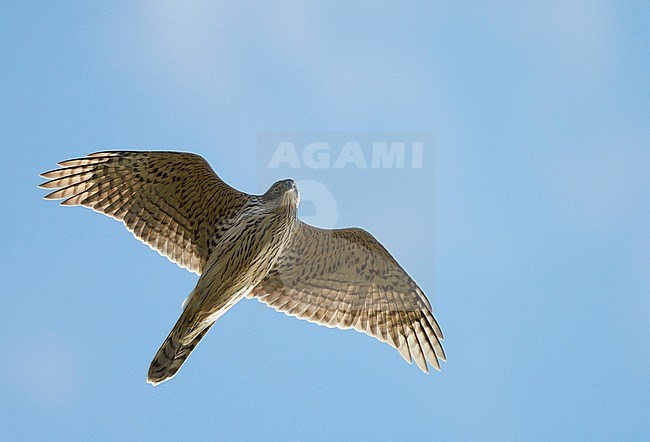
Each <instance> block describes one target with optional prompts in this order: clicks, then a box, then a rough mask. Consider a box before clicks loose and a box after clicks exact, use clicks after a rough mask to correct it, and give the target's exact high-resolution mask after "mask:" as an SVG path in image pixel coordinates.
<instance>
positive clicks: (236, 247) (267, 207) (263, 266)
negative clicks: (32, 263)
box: [41, 151, 445, 385]
mask: <svg viewBox="0 0 650 442" xmlns="http://www.w3.org/2000/svg"><path fill="white" fill-rule="evenodd" d="M59 165H60V166H61V168H59V169H56V170H52V171H50V172H45V173H43V174H42V175H41V176H42V177H43V178H46V179H48V180H49V181H47V182H45V183H43V184H42V185H41V187H43V188H46V189H57V190H54V191H53V192H52V193H50V194H49V195H47V196H46V197H45V198H46V199H64V201H63V202H62V203H61V204H63V205H82V206H86V207H89V208H92V209H93V210H95V211H98V212H101V213H104V214H106V215H108V216H111V217H113V218H115V219H117V220H119V221H122V222H123V223H124V225H125V226H126V227H127V229H129V230H130V231H131V232H132V233H133V234H134V235H135V237H136V238H138V239H140V240H141V241H142V242H144V243H145V244H148V245H149V246H150V247H151V248H153V249H154V250H157V251H158V252H159V253H160V254H161V255H163V256H166V257H167V258H169V259H170V260H171V261H173V262H175V263H177V264H178V265H179V266H181V267H183V268H186V269H188V270H190V271H192V272H194V273H196V274H198V275H200V277H199V280H198V282H197V285H196V287H195V288H194V290H193V291H192V292H191V293H190V296H189V297H188V299H187V300H186V303H185V304H184V310H183V313H182V314H181V316H180V318H179V319H178V321H177V323H176V325H175V326H174V328H173V329H172V331H171V332H170V334H169V336H168V337H167V339H166V340H165V342H163V344H162V346H161V347H160V349H159V350H158V352H157V353H156V356H155V357H154V359H153V361H152V363H151V367H150V368H149V374H148V377H147V380H148V382H150V383H152V384H154V385H157V384H159V383H161V382H163V381H165V380H167V379H170V378H171V377H173V376H174V375H175V374H176V373H177V371H178V370H179V369H180V367H181V366H182V364H183V363H184V362H185V360H186V359H187V357H188V356H189V355H190V353H191V352H192V351H193V350H194V348H195V347H196V345H197V344H198V343H199V341H200V340H201V339H202V338H203V336H205V334H206V333H207V332H208V330H209V329H210V327H211V326H212V325H213V324H214V322H215V321H216V320H217V319H218V318H219V317H220V316H221V315H222V314H224V313H225V312H226V311H227V310H228V309H229V308H230V307H232V306H233V305H234V304H236V303H237V302H238V301H239V300H241V299H242V298H243V297H256V298H258V299H259V300H260V301H262V302H264V303H266V304H268V305H269V306H271V307H273V308H275V309H276V310H278V311H282V312H284V313H286V314H288V315H291V316H296V317H298V318H301V319H306V320H308V321H311V322H315V323H318V324H321V325H325V326H328V327H338V328H342V329H347V328H354V329H356V330H358V331H361V332H363V333H366V334H368V335H370V336H373V337H375V338H377V339H379V340H381V341H383V342H387V343H388V344H390V345H391V346H393V347H394V348H396V349H397V350H398V351H399V352H400V354H401V355H402V357H404V359H406V360H407V361H408V362H409V363H410V362H411V359H414V360H415V362H416V364H417V365H418V366H419V367H420V368H421V369H422V370H423V371H425V372H428V366H427V362H428V363H429V364H431V365H432V366H433V367H434V368H436V369H437V370H439V369H440V363H439V360H443V361H444V360H445V355H444V351H443V349H442V346H441V343H440V341H442V339H443V336H442V332H441V330H440V327H439V326H438V324H437V322H436V320H435V318H434V317H433V312H432V309H431V305H430V303H429V301H428V300H427V298H426V296H425V295H424V293H423V292H422V290H421V289H420V288H419V287H418V285H417V284H416V283H415V282H414V281H413V279H411V278H410V276H409V275H408V274H407V273H406V272H405V271H404V269H402V267H400V265H399V264H398V263H397V261H395V259H394V258H393V257H392V256H391V255H390V253H388V251H387V250H386V249H385V248H384V247H383V246H382V245H381V244H380V243H379V242H378V241H377V240H376V239H375V238H374V237H373V236H372V235H370V234H369V233H368V232H366V231H364V230H362V229H358V228H349V229H334V230H327V229H319V228H317V227H313V226H310V225H307V224H305V223H303V222H302V221H300V220H299V219H298V218H297V217H296V212H297V207H298V204H299V201H300V197H299V194H298V190H297V188H296V186H295V183H294V182H293V181H292V180H283V181H278V182H277V183H275V184H274V185H273V186H271V188H269V190H268V191H267V192H266V193H265V194H264V195H249V194H246V193H243V192H240V191H238V190H236V189H233V188H232V187H230V186H229V185H227V184H226V183H224V182H223V181H222V180H221V179H220V178H219V177H218V176H217V175H216V174H215V173H214V171H212V169H211V168H210V166H209V165H208V163H207V162H206V161H205V160H204V159H203V158H201V157H200V156H198V155H195V154H190V153H179V152H132V151H131V152H127V151H116V152H99V153H94V154H90V155H88V156H87V157H86V158H80V159H75V160H68V161H63V162H61V163H59Z"/></svg>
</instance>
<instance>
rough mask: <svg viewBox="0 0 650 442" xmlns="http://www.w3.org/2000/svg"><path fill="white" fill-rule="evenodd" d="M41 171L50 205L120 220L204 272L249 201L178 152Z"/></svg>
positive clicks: (107, 155)
mask: <svg viewBox="0 0 650 442" xmlns="http://www.w3.org/2000/svg"><path fill="white" fill-rule="evenodd" d="M59 165H60V166H61V168H60V169H55V170H52V171H49V172H45V173H43V174H42V175H41V176H42V177H43V178H46V179H49V180H50V181H47V182H45V183H43V184H42V185H41V187H42V188H45V189H56V190H54V191H53V192H52V193H50V194H49V195H47V196H46V197H45V198H46V199H64V201H63V203H62V204H63V205H69V206H74V205H82V206H85V207H89V208H91V209H93V210H95V211H98V212H100V213H103V214H105V215H108V216H111V217H113V218H115V219H117V220H118V221H122V222H123V223H124V225H125V226H126V227H127V229H129V230H130V231H131V232H132V233H133V234H134V236H135V237H136V238H138V239H140V240H141V241H142V242H144V243H145V244H147V245H149V246H150V247H151V248H152V249H154V250H157V251H158V252H159V253H160V254H161V255H163V256H166V257H167V258H169V259H170V260H171V261H173V262H175V263H176V264H178V265H179V266H181V267H183V268H186V269H188V270H190V271H192V272H194V273H196V274H199V275H200V274H201V273H202V270H203V267H204V266H205V263H206V262H207V260H208V258H209V257H210V253H211V251H212V248H213V247H214V244H215V243H216V241H218V239H219V237H220V235H221V234H222V233H223V232H224V231H225V230H226V229H227V228H228V227H229V223H230V222H231V221H232V219H233V218H234V217H235V216H236V215H237V213H238V212H239V211H240V210H241V208H242V206H243V205H244V204H245V203H246V202H247V201H248V200H249V198H250V196H249V195H247V194H246V193H243V192H240V191H238V190H236V189H233V188H232V187H230V186H229V185H227V184H226V183H224V182H223V181H222V180H221V179H220V178H219V177H218V176H217V174H215V173H214V171H213V170H212V169H211V168H210V166H209V165H208V163H207V162H206V161H205V160H204V159H203V158H202V157H200V156H198V155H196V154H191V153H181V152H134V151H119V152H118V151H116V152H97V153H94V154H90V155H88V156H87V157H86V158H78V159H73V160H67V161H62V162H60V163H59Z"/></svg>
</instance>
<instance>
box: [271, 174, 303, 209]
mask: <svg viewBox="0 0 650 442" xmlns="http://www.w3.org/2000/svg"><path fill="white" fill-rule="evenodd" d="M264 197H265V198H267V199H268V200H271V201H275V202H277V203H278V204H282V205H292V206H294V207H298V204H299V203H300V193H299V192H298V186H296V182H295V181H294V180H291V179H289V180H280V181H277V182H276V183H274V184H273V185H272V186H271V187H270V188H269V190H267V191H266V193H265V194H264Z"/></svg>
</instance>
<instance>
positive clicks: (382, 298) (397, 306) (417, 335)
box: [249, 221, 446, 373]
mask: <svg viewBox="0 0 650 442" xmlns="http://www.w3.org/2000/svg"><path fill="white" fill-rule="evenodd" d="M249 297H257V298H258V299H259V300H260V301H262V302H264V303H266V304H268V305H269V306H270V307H273V308H274V309H276V310H278V311H281V312H284V313H286V314H288V315H290V316H296V317H298V318H300V319H306V320H308V321H310V322H315V323H317V324H320V325H325V326H327V327H338V328H341V329H348V328H354V329H356V330H358V331H360V332H363V333H366V334H368V335H370V336H373V337H375V338H377V339H379V340H380V341H383V342H387V343H388V344H390V345H391V346H393V347H394V348H396V349H397V350H398V351H399V352H400V354H401V355H402V357H404V359H405V360H406V361H407V362H408V363H411V357H412V358H413V359H415V362H416V364H417V365H418V367H420V369H422V371H424V372H427V373H428V366H427V361H428V362H429V363H430V364H431V365H432V366H433V367H434V368H436V369H437V370H440V363H439V361H438V360H442V361H444V360H446V359H445V353H444V351H443V349H442V345H441V344H440V341H441V340H442V339H443V335H442V331H441V330H440V327H439V326H438V323H437V322H436V320H435V318H434V317H433V312H432V310H431V304H430V303H429V301H428V300H427V298H426V296H425V295H424V293H423V292H422V290H421V289H420V288H419V287H418V285H417V284H416V283H415V281H413V279H411V277H410V276H409V275H408V274H407V273H406V272H405V271H404V269H402V267H401V266H400V265H399V264H398V263H397V261H395V259H394V258H393V257H392V256H391V255H390V253H388V251H387V250H386V249H385V248H384V247H383V246H382V245H381V244H380V243H379V242H378V241H377V240H376V239H375V238H374V237H373V236H372V235H370V234H369V233H368V232H366V231H365V230H362V229H358V228H351V229H335V230H327V229H320V228H317V227H313V226H310V225H308V224H305V223H303V222H301V221H297V224H296V226H295V230H294V234H293V235H292V239H291V242H290V244H289V245H287V246H286V247H285V249H284V250H283V251H282V255H281V256H280V257H279V258H278V260H277V261H276V263H275V264H274V266H273V268H272V269H271V271H270V272H269V274H268V275H267V276H266V277H265V278H264V279H263V280H262V282H261V283H260V284H259V285H258V286H257V287H255V289H254V290H253V292H252V293H251V295H250V296H249Z"/></svg>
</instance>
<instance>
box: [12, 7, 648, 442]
mask: <svg viewBox="0 0 650 442" xmlns="http://www.w3.org/2000/svg"><path fill="white" fill-rule="evenodd" d="M649 9H650V8H649V6H648V4H647V2H640V1H638V2H620V1H579V0H563V1H544V2H501V3H499V4H498V5H496V4H487V3H486V2H440V3H434V2H421V3H411V2H399V3H398V2H395V3H386V2H357V3H355V4H354V5H351V4H348V3H347V2H328V3H306V2H300V3H289V2H273V3H271V2H268V3H260V4H255V5H244V4H243V2H242V3H241V4H240V3H239V2H227V3H217V2H190V1H183V2H177V3H174V2H167V1H149V2H137V1H128V2H31V1H4V2H2V8H1V10H2V12H1V14H0V65H1V69H0V84H1V85H2V86H0V147H1V148H2V153H3V155H2V160H1V161H2V163H1V166H0V167H1V170H0V172H1V174H0V180H1V182H2V188H3V192H2V195H1V196H0V198H1V201H2V207H3V213H2V216H1V217H0V219H1V223H2V231H3V241H2V244H3V253H2V254H1V255H0V264H1V268H2V271H1V272H2V273H1V281H2V294H3V297H2V298H3V299H2V307H1V309H0V336H2V358H1V361H2V363H1V364H0V424H1V428H2V433H3V436H4V438H7V439H17V438H34V439H55V438H66V439H87V438H89V437H93V438H100V439H118V438H119V439H124V438H126V439H150V438H156V439H185V438H189V439H197V438H201V437H203V438H205V437H210V438H219V439H223V440H233V439H255V438H257V439H278V440H286V439H302V440H304V439H307V438H309V439H321V440H326V439H329V440H331V439H353V438H362V439H369V438H373V439H380V440H390V439H393V440H395V439H405V438H409V439H414V440H427V439H449V440H451V439H469V438H471V439H479V438H480V439H484V440H503V439H510V440H514V439H517V440H544V439H550V438H560V439H570V438H577V437H584V438H589V439H620V438H626V439H641V438H647V436H648V433H649V430H650V369H649V367H650V352H649V351H648V343H649V341H650V296H649V295H650V229H649V228H648V224H649V223H648V219H649V216H650V200H649V198H648V195H649V192H648V189H649V188H650V173H649V168H650V126H649V124H648V123H649V122H650V118H649V117H650V81H649V78H650V41H649V38H648V37H649V35H648V34H649V31H648V29H649V28H648V23H649V22H650V10H649ZM268 130H271V131H273V130H278V131H296V130H301V131H339V130H351V131H358V132H363V133H369V132H373V131H430V132H432V133H433V135H434V139H435V143H434V144H435V146H434V149H433V150H427V152H426V155H428V156H427V158H428V161H429V162H426V163H425V167H424V168H423V169H422V173H425V175H426V176H427V177H429V181H427V182H428V183H429V184H428V185H426V186H421V185H418V186H414V185H413V182H412V180H410V179H409V178H408V177H409V176H412V175H409V173H401V172H399V171H390V173H382V172H381V171H376V173H373V172H372V171H365V172H359V174H357V173H355V171H354V170H346V172H345V173H338V174H337V173H336V172H335V171H331V173H330V172H328V171H327V170H326V171H321V172H319V173H320V175H319V176H318V179H319V180H320V181H322V182H325V183H328V184H329V185H331V186H332V188H333V189H335V197H336V200H337V203H338V206H339V209H340V212H341V216H340V217H339V220H338V224H339V225H359V226H363V227H365V228H367V229H369V230H370V231H372V232H373V233H374V234H375V235H376V236H377V237H379V238H380V239H381V240H382V242H384V244H386V246H387V247H388V248H389V249H390V250H391V252H392V253H393V254H394V255H395V256H396V258H397V259H398V260H399V261H400V262H401V263H402V264H403V265H404V266H405V267H406V268H407V269H408V271H409V272H410V273H411V274H412V275H413V277H414V278H415V279H416V280H417V281H418V282H419V283H420V285H421V286H422V287H423V288H424V289H425V291H426V292H427V293H428V294H429V295H430V297H431V298H432V300H433V304H434V308H435V312H436V315H437V317H438V319H439V321H440V323H441V325H442V328H443V330H444V331H445V335H446V338H447V339H446V341H445V349H446V351H447V355H448V359H449V362H448V363H446V364H444V366H443V371H442V372H441V373H435V372H434V373H432V374H431V375H429V376H426V375H424V374H422V373H421V372H420V371H419V370H418V369H417V368H416V367H415V366H408V365H407V364H405V363H404V362H403V361H402V359H401V358H400V357H399V355H398V354H397V352H395V351H394V350H393V349H391V348H390V347H388V346H386V345H384V344H381V343H379V342H377V341H375V340H372V339H370V338H368V337H366V336H364V335H361V334H358V333H354V332H350V331H347V332H342V331H334V330H329V329H326V328H322V327H317V326H315V325H312V324H308V323H306V322H304V321H297V320H295V319H293V318H289V317H286V316H284V315H282V314H279V313H277V312H275V311H273V310H271V309H269V308H267V307H265V306H264V305H263V304H261V303H258V302H256V301H244V302H242V303H240V304H239V305H237V306H236V307H235V308H234V309H233V310H231V311H230V312H228V314H227V315H226V316H224V317H223V318H222V320H220V321H219V323H218V324H217V325H216V326H215V327H214V328H213V329H212V331H211V332H210V333H209V334H208V335H207V337H206V339H204V341H203V342H202V343H201V345H200V346H199V347H198V349H197V351H196V352H195V354H193V355H192V357H191V358H190V359H189V362H188V364H187V365H186V366H185V367H183V369H182V370H181V372H180V373H179V375H178V376H177V377H176V378H175V379H173V380H172V381H170V382H167V383H165V384H163V385H161V386H160V387H156V388H153V387H151V386H150V385H148V384H146V383H145V376H146V371H147V368H148V366H149V362H150V360H151V358H152V357H153V355H154V353H155V351H156V350H157V349H158V347H159V345H160V343H161V342H162V340H163V339H164V338H165V336H166V335H167V333H168V331H169V329H170V328H171V326H172V325H173V323H174V322H175V321H176V318H177V316H178V314H179V313H180V303H181V302H182V300H183V299H184V297H185V296H186V295H187V294H188V293H189V292H190V290H191V289H192V287H193V286H194V284H195V282H196V276H195V275H193V274H190V273H188V272H186V271H184V270H182V269H180V268H178V267H177V266H175V265H174V264H172V263H170V262H168V261H167V260H166V259H164V258H162V257H160V256H159V255H158V254H156V253H155V252H153V251H151V250H150V249H149V248H148V247H146V246H143V245H142V244H140V243H139V242H138V241H136V240H134V239H133V238H132V237H131V235H130V234H129V233H128V232H127V231H126V229H124V228H123V227H122V226H121V225H120V224H118V223H116V222H115V221H113V220H111V219H109V218H106V217H103V216H100V215H97V214H95V213H93V212H91V211H89V210H87V209H80V208H75V209H68V208H61V207H58V205H57V204H55V203H52V202H46V201H43V200H42V197H43V195H44V191H42V190H40V189H38V188H37V187H36V186H37V185H38V184H39V183H40V181H41V180H40V178H39V177H38V173H39V172H42V171H45V170H48V169H51V168H53V167H54V166H55V163H56V161H60V160H63V159H67V158H71V157H77V156H81V155H84V154H86V153H88V152H92V151H95V150H101V149H168V150H173V149H178V150H188V151H193V152H197V153H199V154H201V155H203V156H204V157H205V158H207V159H208V160H209V161H210V162H211V164H212V165H213V167H214V168H215V170H216V171H218V173H219V174H220V175H221V176H222V177H223V178H224V179H225V180H227V181H228V182H229V183H231V184H232V185H234V186H236V187H238V188H240V189H243V190H246V191H249V192H263V191H264V190H266V188H267V187H268V186H269V185H270V184H271V180H272V179H274V178H275V176H272V175H273V174H272V173H267V172H268V171H264V170H262V169H261V168H260V166H259V165H258V159H257V158H258V155H259V153H260V149H259V147H258V138H257V136H258V133H259V131H268ZM431 155H433V156H434V158H433V161H431V159H432V157H431ZM280 172H281V173H280ZM290 172H291V171H285V170H281V171H279V172H278V173H279V175H280V176H291V173H290ZM301 173H302V174H304V176H309V171H306V170H302V171H301ZM418 173H420V172H418ZM363 174H365V175H363ZM367 177H371V178H372V180H371V181H370V182H372V184H373V185H372V186H369V185H368V183H367V182H366V178H367ZM346 189H347V190H346ZM418 202H421V203H418Z"/></svg>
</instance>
